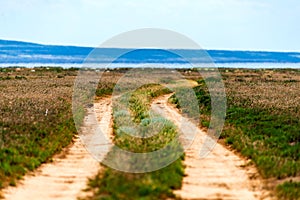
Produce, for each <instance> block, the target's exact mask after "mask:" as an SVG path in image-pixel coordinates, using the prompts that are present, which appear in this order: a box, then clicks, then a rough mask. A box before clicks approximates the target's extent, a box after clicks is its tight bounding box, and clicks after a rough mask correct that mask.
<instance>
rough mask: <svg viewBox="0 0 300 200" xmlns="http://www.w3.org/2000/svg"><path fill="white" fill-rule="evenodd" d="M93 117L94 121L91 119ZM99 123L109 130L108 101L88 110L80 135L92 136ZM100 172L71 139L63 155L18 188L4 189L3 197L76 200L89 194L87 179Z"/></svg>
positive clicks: (109, 106)
mask: <svg viewBox="0 0 300 200" xmlns="http://www.w3.org/2000/svg"><path fill="white" fill-rule="evenodd" d="M94 111H95V113H96V116H97V119H95V117H93V116H94V115H93V113H94ZM96 123H99V126H100V128H101V130H102V131H104V132H108V131H110V129H111V100H110V99H109V98H104V99H101V100H99V101H97V103H95V104H94V108H89V109H88V114H87V115H86V117H85V119H84V125H83V127H82V134H83V135H84V136H87V137H88V136H89V135H91V134H90V132H91V128H93V126H95V124H96ZM99 170H100V164H99V162H98V161H96V160H95V159H94V158H93V157H92V156H91V154H90V153H88V151H87V150H86V148H85V146H84V145H83V144H82V141H81V140H80V138H79V137H74V139H73V143H72V144H70V145H69V146H68V147H66V148H65V149H64V150H63V152H62V153H60V154H58V155H55V156H54V157H53V162H51V163H46V164H42V165H41V166H40V167H39V168H38V169H37V170H35V171H34V172H31V173H30V174H28V175H25V177H24V178H23V179H22V180H21V181H19V182H18V183H17V187H8V188H6V189H4V191H3V195H4V198H5V199H7V200H10V199H11V200H26V199H30V200H35V199H39V200H40V199H43V200H47V199H65V200H69V199H70V200H71V199H77V198H78V197H84V196H86V195H88V193H85V192H83V191H82V190H83V189H85V188H86V186H87V181H88V178H89V177H93V176H95V175H96V174H97V172H98V171H99Z"/></svg>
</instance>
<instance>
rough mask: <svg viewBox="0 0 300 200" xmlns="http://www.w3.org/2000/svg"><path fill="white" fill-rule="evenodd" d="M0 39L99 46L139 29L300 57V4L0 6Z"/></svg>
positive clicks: (156, 0) (166, 0)
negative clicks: (173, 33) (282, 51)
mask: <svg viewBox="0 0 300 200" xmlns="http://www.w3.org/2000/svg"><path fill="white" fill-rule="evenodd" d="M0 27H1V29H0V38H2V39H13V40H22V41H31V42H39V43H45V44H64V45H70V44H71V45H82V46H98V45H99V44H101V43H102V42H104V41H105V40H107V39H109V38H110V37H112V36H114V35H117V34H119V33H122V32H125V31H130V30H133V29H138V28H165V29H170V30H173V31H176V32H179V33H182V34H184V35H186V36H188V37H189V38H191V39H193V40H194V41H196V42H197V43H198V44H199V45H200V46H202V47H203V48H206V49H241V50H274V51H281V50H284V51H300V2H299V1H298V0H264V1H263V0H26V1H23V0H0Z"/></svg>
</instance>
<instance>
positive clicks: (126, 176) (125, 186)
mask: <svg viewBox="0 0 300 200" xmlns="http://www.w3.org/2000/svg"><path fill="white" fill-rule="evenodd" d="M167 93H169V90H167V89H165V88H163V87H162V86H159V85H147V86H143V87H141V88H139V89H137V90H136V91H134V92H133V93H131V94H129V93H126V94H123V95H122V96H120V97H119V98H118V99H117V100H116V102H114V104H113V105H114V106H113V117H114V143H115V145H116V146H118V147H119V148H122V149H124V150H127V151H131V152H137V153H142V152H143V153H147V152H152V151H156V150H159V149H161V148H162V147H165V146H166V145H169V148H170V152H172V153H174V155H173V156H178V155H179V154H178V153H180V155H181V153H182V151H183V149H182V147H181V145H180V143H179V140H178V134H177V131H176V127H175V126H174V125H173V124H172V123H171V122H169V121H168V120H166V119H164V118H162V117H160V116H155V115H153V114H152V113H150V112H149V108H150V104H151V101H152V100H153V99H154V98H156V97H158V96H160V95H162V94H167ZM132 134H137V135H139V136H144V137H134V135H132ZM137 135H136V136H137ZM171 141H172V142H171ZM178 148H179V149H178ZM113 155H114V149H112V150H111V152H109V153H108V155H107V159H110V157H111V156H113ZM158 159H159V158H158ZM182 159H183V156H180V158H178V159H177V160H176V161H175V162H173V163H172V164H169V165H168V166H166V167H164V168H161V169H159V170H157V171H153V172H148V173H126V172H121V171H118V170H115V169H112V168H109V167H105V166H103V167H104V169H103V170H101V172H99V174H98V175H97V176H96V177H95V178H93V179H91V180H90V182H89V190H93V191H94V196H93V197H90V199H145V200H147V199H149V200H150V199H168V198H176V197H175V195H174V194H173V192H172V190H173V189H179V188H180V187H181V182H182V177H183V175H184V167H183V163H182ZM137 166H138V168H140V167H145V170H147V169H148V168H147V167H149V165H147V160H146V162H145V163H137V162H136V161H135V160H132V163H131V164H129V166H128V167H132V168H133V169H134V168H135V167H137ZM150 167H151V166H150ZM143 169H144V168H143Z"/></svg>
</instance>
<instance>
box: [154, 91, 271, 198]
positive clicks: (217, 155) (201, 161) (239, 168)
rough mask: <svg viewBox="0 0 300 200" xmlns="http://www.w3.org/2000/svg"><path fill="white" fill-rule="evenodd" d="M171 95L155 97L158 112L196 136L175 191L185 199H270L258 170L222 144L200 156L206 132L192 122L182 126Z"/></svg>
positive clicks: (182, 129) (181, 129) (155, 106)
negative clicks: (180, 181) (192, 131)
mask: <svg viewBox="0 0 300 200" xmlns="http://www.w3.org/2000/svg"><path fill="white" fill-rule="evenodd" d="M169 96H170V95H165V96H163V97H160V98H158V99H156V100H155V101H154V102H153V104H152V106H151V107H152V109H153V110H154V111H155V112H158V113H160V114H162V115H163V116H164V117H166V118H167V119H169V120H171V121H173V122H174V123H175V125H176V126H177V127H180V131H181V132H183V131H190V130H195V131H196V132H197V134H196V137H195V139H194V141H193V143H192V145H190V147H189V148H188V149H187V151H186V152H185V153H186V157H185V161H184V164H185V165H186V169H185V174H186V176H185V177H184V179H183V186H182V188H181V189H180V190H177V191H175V193H176V194H177V195H179V196H181V197H182V198H183V199H230V200H231V199H243V200H250V199H268V192H267V191H266V190H264V189H263V187H264V184H263V182H262V180H261V179H260V177H259V175H258V173H257V170H256V169H255V167H253V166H247V163H248V162H247V160H245V159H243V158H241V157H239V156H238V155H236V154H235V153H233V152H232V151H230V150H228V149H227V148H225V147H224V146H222V145H220V144H218V143H217V144H216V146H215V147H214V148H213V149H212V151H211V152H210V153H209V154H208V156H206V157H205V158H200V157H199V151H200V149H201V148H202V145H203V141H204V138H205V136H206V133H205V132H204V131H202V130H200V129H199V128H198V127H197V126H195V125H194V124H193V123H188V126H181V122H182V120H184V121H188V119H187V118H185V117H182V116H181V115H180V114H179V112H178V110H177V109H175V108H174V107H173V106H171V105H169V104H168V103H167V99H168V97H169Z"/></svg>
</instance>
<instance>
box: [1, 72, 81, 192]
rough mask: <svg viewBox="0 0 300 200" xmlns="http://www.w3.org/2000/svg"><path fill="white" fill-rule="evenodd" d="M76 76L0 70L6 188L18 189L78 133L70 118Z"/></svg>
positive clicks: (2, 156) (4, 180) (3, 183)
mask: <svg viewBox="0 0 300 200" xmlns="http://www.w3.org/2000/svg"><path fill="white" fill-rule="evenodd" d="M52 70H54V69H52ZM58 74H60V75H64V78H63V79H58V78H57V75H58ZM74 75H76V73H73V71H64V70H61V71H60V72H57V71H55V72H54V71H52V72H51V71H49V70H47V69H45V68H38V69H35V70H34V71H33V70H32V71H30V70H27V69H26V70H25V69H22V70H19V69H18V70H16V69H14V68H7V69H1V72H0V77H1V78H0V88H1V94H0V95H1V97H0V115H1V121H0V146H1V148H0V187H1V188H2V187H5V186H7V185H8V184H9V185H16V180H17V179H20V178H21V177H22V176H23V175H24V174H25V173H26V172H28V171H31V170H33V169H35V168H36V167H38V166H39V165H40V164H41V163H44V162H47V161H51V157H52V155H53V154H55V153H57V152H59V151H60V150H61V149H62V148H63V147H65V146H67V145H68V144H70V142H71V140H72V137H73V134H75V133H76V130H75V126H74V124H73V118H72V112H71V95H72V85H73V81H74V77H75V76H74Z"/></svg>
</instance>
